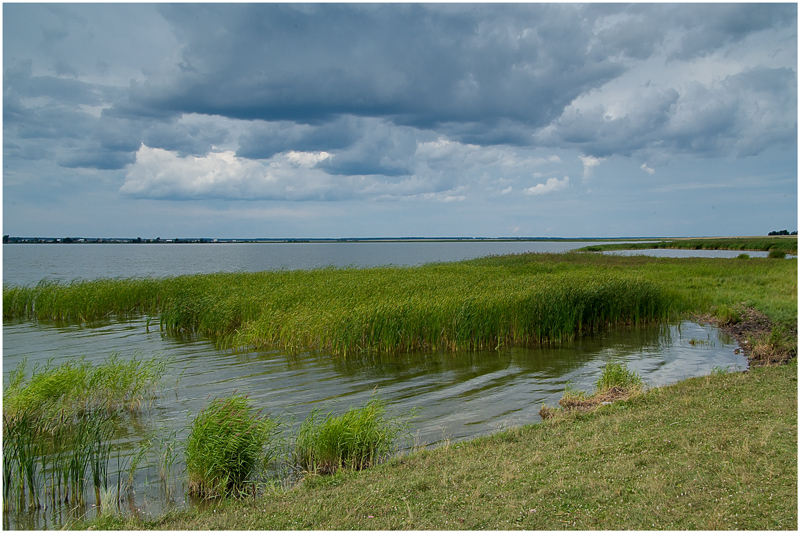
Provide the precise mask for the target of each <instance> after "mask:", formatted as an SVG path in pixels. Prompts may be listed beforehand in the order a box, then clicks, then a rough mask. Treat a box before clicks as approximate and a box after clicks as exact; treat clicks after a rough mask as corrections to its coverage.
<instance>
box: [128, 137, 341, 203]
mask: <svg viewBox="0 0 800 533" xmlns="http://www.w3.org/2000/svg"><path fill="white" fill-rule="evenodd" d="M328 157H329V154H327V153H325V152H320V153H301V152H289V153H287V154H278V155H277V156H275V157H273V158H272V159H270V160H268V161H266V162H265V161H257V160H252V159H245V158H241V157H237V156H236V154H235V153H234V152H233V151H216V152H210V153H208V154H206V155H204V156H186V157H181V156H179V155H178V154H177V153H175V152H171V151H168V150H163V149H160V148H150V147H149V146H147V145H144V144H142V146H141V147H140V148H139V151H138V152H137V153H136V161H135V162H134V163H133V164H132V165H129V166H128V168H127V173H126V176H125V183H124V184H123V185H122V187H121V188H120V192H121V193H122V194H125V195H129V196H134V197H140V198H171V199H181V198H186V199H200V198H224V199H234V200H252V199H264V198H283V199H297V200H302V199H314V198H325V197H326V196H327V195H328V194H330V193H331V192H332V191H334V190H335V188H336V186H337V185H339V183H337V182H336V180H334V178H332V177H331V176H329V175H328V174H326V173H325V172H322V171H320V170H316V169H313V168H312V167H313V165H314V164H316V162H318V161H321V160H324V159H326V158H328Z"/></svg>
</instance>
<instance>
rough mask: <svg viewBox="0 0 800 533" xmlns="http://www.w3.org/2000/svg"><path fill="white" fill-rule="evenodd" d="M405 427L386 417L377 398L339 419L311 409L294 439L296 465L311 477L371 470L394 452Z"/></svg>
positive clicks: (400, 420)
mask: <svg viewBox="0 0 800 533" xmlns="http://www.w3.org/2000/svg"><path fill="white" fill-rule="evenodd" d="M412 416H413V415H412ZM407 427H408V423H407V421H405V420H403V419H402V418H400V417H396V418H392V417H389V416H388V415H387V412H386V402H385V401H383V400H381V399H379V398H374V399H372V400H370V401H369V402H368V403H367V404H366V405H364V406H362V407H350V408H348V409H347V411H346V412H344V413H343V414H341V415H338V416H337V415H334V414H333V413H332V412H327V413H324V412H322V411H321V410H319V409H314V410H313V411H312V412H311V414H309V416H308V417H307V418H306V419H305V420H304V421H303V424H302V425H301V427H300V430H299V434H298V436H297V441H296V443H295V447H296V450H295V455H296V460H297V464H298V465H299V466H300V467H301V468H302V469H303V470H305V471H306V472H309V473H312V474H332V473H335V472H336V471H338V470H340V469H352V470H361V469H363V468H367V467H370V466H372V465H374V464H376V463H378V462H380V461H382V460H384V459H386V458H387V457H389V456H390V455H391V454H393V453H394V452H396V451H397V439H398V437H400V436H401V434H402V433H404V432H406V430H407Z"/></svg>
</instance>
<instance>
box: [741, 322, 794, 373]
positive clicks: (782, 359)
mask: <svg viewBox="0 0 800 533" xmlns="http://www.w3.org/2000/svg"><path fill="white" fill-rule="evenodd" d="M749 344H750V345H751V346H752V353H751V358H752V360H753V362H754V363H756V364H761V365H773V364H783V363H786V362H787V361H788V360H790V359H792V358H794V357H797V338H796V335H792V334H791V333H790V332H789V331H788V330H787V328H786V327H785V326H783V325H777V326H775V327H773V328H772V330H771V331H769V332H764V333H760V334H756V335H753V336H751V337H750V340H749Z"/></svg>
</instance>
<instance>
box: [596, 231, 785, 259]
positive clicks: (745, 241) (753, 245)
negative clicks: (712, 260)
mask: <svg viewBox="0 0 800 533" xmlns="http://www.w3.org/2000/svg"><path fill="white" fill-rule="evenodd" d="M659 248H672V249H683V250H749V251H764V252H773V251H774V252H775V253H776V256H775V257H780V258H784V257H785V256H786V254H796V253H797V237H796V236H792V237H721V238H702V239H667V240H663V241H659V242H650V243H644V242H642V243H637V242H624V243H614V244H601V245H592V246H587V247H584V248H581V249H580V251H585V252H600V251H609V250H647V249H659ZM779 252H783V255H780V256H778V255H777V254H778V253H779ZM744 255H747V254H740V255H739V258H740V259H744V257H742V256H744ZM748 257H749V256H748ZM769 257H773V256H772V255H770V256H769Z"/></svg>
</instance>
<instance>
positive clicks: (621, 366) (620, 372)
mask: <svg viewBox="0 0 800 533" xmlns="http://www.w3.org/2000/svg"><path fill="white" fill-rule="evenodd" d="M643 385H644V382H643V381H642V378H641V377H640V376H639V374H637V373H636V372H634V371H632V370H628V367H627V365H625V363H606V366H604V367H603V372H602V373H601V374H600V377H599V378H598V379H597V384H596V387H597V392H598V393H603V392H605V391H607V390H609V389H613V388H620V389H627V390H629V391H633V390H636V389H639V388H641V387H642V386H643Z"/></svg>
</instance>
